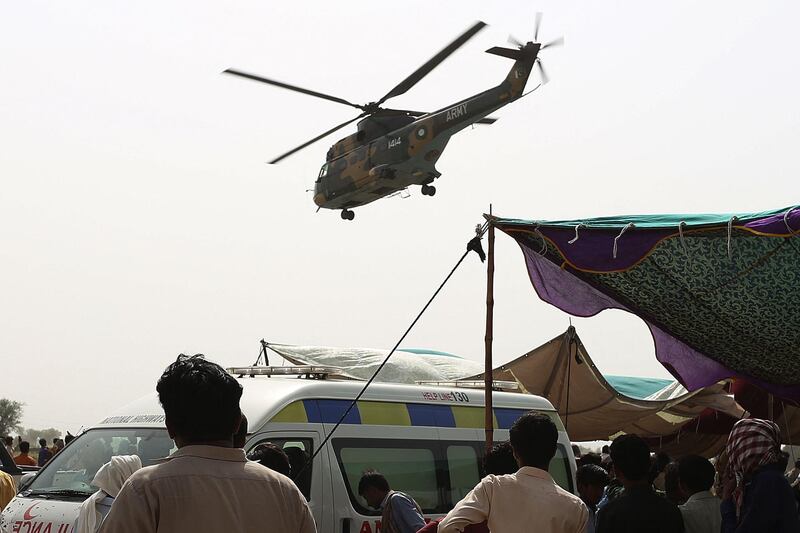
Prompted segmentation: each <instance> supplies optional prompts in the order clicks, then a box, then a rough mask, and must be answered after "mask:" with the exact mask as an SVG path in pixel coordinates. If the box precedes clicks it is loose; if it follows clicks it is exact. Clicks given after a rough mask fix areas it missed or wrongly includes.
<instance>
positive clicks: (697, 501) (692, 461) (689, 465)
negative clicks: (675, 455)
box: [678, 455, 722, 533]
mask: <svg viewBox="0 0 800 533" xmlns="http://www.w3.org/2000/svg"><path fill="white" fill-rule="evenodd" d="M714 474H715V472H714V465H712V464H711V461H709V460H708V459H706V458H705V457H700V456H699V455H687V456H686V457H683V458H682V459H680V460H679V461H678V475H679V476H680V485H681V490H682V491H683V492H684V494H686V495H688V496H689V499H688V500H686V503H684V504H683V505H679V506H678V508H679V509H680V510H681V515H683V525H684V527H685V528H686V533H719V531H720V530H721V529H722V513H721V512H720V510H719V504H720V503H721V501H720V499H719V498H717V497H716V496H714V495H713V494H711V486H712V485H713V484H714Z"/></svg>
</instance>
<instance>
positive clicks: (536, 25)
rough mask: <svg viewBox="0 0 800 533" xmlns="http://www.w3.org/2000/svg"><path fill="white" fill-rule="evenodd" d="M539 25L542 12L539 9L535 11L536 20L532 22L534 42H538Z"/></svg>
mask: <svg viewBox="0 0 800 533" xmlns="http://www.w3.org/2000/svg"><path fill="white" fill-rule="evenodd" d="M541 25H542V12H541V11H537V12H536V22H535V24H534V30H533V42H535V43H536V42H539V26H541Z"/></svg>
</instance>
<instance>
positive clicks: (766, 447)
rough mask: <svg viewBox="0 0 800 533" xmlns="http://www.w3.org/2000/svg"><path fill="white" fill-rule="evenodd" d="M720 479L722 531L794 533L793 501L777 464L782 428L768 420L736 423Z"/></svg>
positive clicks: (796, 524)
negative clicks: (723, 471)
mask: <svg viewBox="0 0 800 533" xmlns="http://www.w3.org/2000/svg"><path fill="white" fill-rule="evenodd" d="M726 451H727V455H728V466H727V468H726V469H725V478H724V480H723V490H722V504H721V505H720V511H721V512H722V533H751V532H752V533H767V532H769V533H790V532H791V533H797V532H798V531H800V520H798V515H797V504H796V503H795V500H794V497H793V496H792V489H791V487H789V482H788V481H786V478H785V477H784V476H783V468H782V466H781V464H780V459H781V457H780V454H781V432H780V429H779V428H778V425H777V424H776V423H775V422H772V421H770V420H761V419H758V418H749V419H744V420H739V421H738V422H736V424H734V426H733V430H732V431H731V434H730V436H728V445H727V447H726Z"/></svg>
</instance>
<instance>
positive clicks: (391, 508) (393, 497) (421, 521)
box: [358, 470, 425, 533]
mask: <svg viewBox="0 0 800 533" xmlns="http://www.w3.org/2000/svg"><path fill="white" fill-rule="evenodd" d="M358 495H359V496H361V497H362V498H364V499H365V500H366V501H367V505H369V506H370V507H372V508H373V509H379V510H380V511H381V513H382V515H381V531H382V532H383V533H417V531H419V530H420V529H421V528H422V526H424V525H425V518H424V517H423V516H422V509H420V507H419V505H418V504H417V502H416V501H414V498H412V497H411V496H409V495H408V494H405V493H403V492H398V491H395V490H392V489H391V487H390V486H389V482H388V481H387V480H386V477H385V476H384V475H383V474H381V473H380V472H375V471H374V470H372V471H369V472H365V473H364V475H363V476H361V479H360V480H359V482H358Z"/></svg>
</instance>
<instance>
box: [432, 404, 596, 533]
mask: <svg viewBox="0 0 800 533" xmlns="http://www.w3.org/2000/svg"><path fill="white" fill-rule="evenodd" d="M510 435H511V448H512V449H513V452H514V457H515V458H516V460H517V463H518V464H519V466H520V468H519V470H518V471H517V472H516V473H514V474H508V475H504V476H494V475H489V476H486V477H485V478H483V480H481V482H480V483H478V485H477V486H476V487H475V488H474V489H472V490H471V491H470V492H469V494H467V495H466V496H465V497H464V499H463V500H461V501H460V502H458V503H457V504H456V506H455V507H453V510H452V511H450V512H449V513H448V514H447V516H446V517H445V518H444V519H443V520H442V521H441V522H440V523H439V532H440V533H456V532H459V531H463V530H464V528H465V527H466V526H467V525H469V524H478V523H480V522H483V521H484V520H485V521H486V522H487V525H488V526H489V530H490V531H500V532H502V533H517V532H528V531H532V530H534V528H535V530H536V532H537V533H583V531H584V530H585V529H586V522H587V521H588V519H589V511H588V510H587V509H586V505H584V504H583V502H582V501H581V499H580V498H578V497H577V496H574V495H572V494H570V493H569V492H567V491H565V490H564V489H562V488H561V487H559V486H558V485H557V484H556V483H555V481H553V478H552V477H551V476H550V474H549V473H548V472H547V470H548V468H549V465H550V460H551V459H552V458H553V456H554V455H555V453H556V446H557V442H558V429H557V428H556V425H555V424H554V423H553V421H552V420H551V419H550V417H549V416H547V415H544V414H541V413H534V412H529V413H526V414H524V415H522V416H521V417H520V418H519V419H518V420H517V421H516V422H514V424H513V425H512V426H511V431H510Z"/></svg>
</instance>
